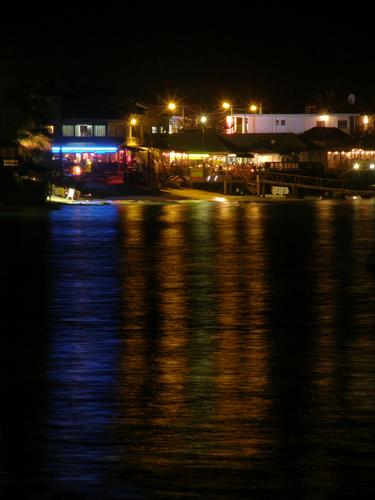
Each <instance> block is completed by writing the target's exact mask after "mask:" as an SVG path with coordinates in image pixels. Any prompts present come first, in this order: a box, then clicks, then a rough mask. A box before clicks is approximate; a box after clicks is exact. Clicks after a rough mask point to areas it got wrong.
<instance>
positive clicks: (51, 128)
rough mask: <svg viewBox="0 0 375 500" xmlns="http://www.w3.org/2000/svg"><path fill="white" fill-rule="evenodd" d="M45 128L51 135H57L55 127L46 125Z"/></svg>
mask: <svg viewBox="0 0 375 500" xmlns="http://www.w3.org/2000/svg"><path fill="white" fill-rule="evenodd" d="M45 128H46V130H47V132H48V133H49V134H51V135H53V134H54V133H55V127H54V126H53V125H46V127H45Z"/></svg>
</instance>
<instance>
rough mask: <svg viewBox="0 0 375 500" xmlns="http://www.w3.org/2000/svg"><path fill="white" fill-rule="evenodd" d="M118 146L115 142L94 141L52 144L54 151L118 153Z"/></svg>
mask: <svg viewBox="0 0 375 500" xmlns="http://www.w3.org/2000/svg"><path fill="white" fill-rule="evenodd" d="M118 149H119V148H118V146H116V145H114V144H103V143H100V144H95V143H93V142H72V143H65V144H59V145H56V144H54V145H53V146H52V153H96V154H106V153H116V152H117V151H118Z"/></svg>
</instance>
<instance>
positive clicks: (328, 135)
mask: <svg viewBox="0 0 375 500" xmlns="http://www.w3.org/2000/svg"><path fill="white" fill-rule="evenodd" d="M299 137H300V138H301V139H302V140H303V141H308V142H313V143H314V144H318V145H320V146H323V147H324V148H326V149H352V148H353V147H355V146H356V143H357V141H356V140H355V139H353V138H352V137H350V136H349V135H348V134H346V133H345V132H343V131H342V130H340V129H338V128H335V127H313V128H310V129H309V130H306V132H303V134H300V136H299Z"/></svg>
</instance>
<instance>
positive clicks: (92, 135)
mask: <svg viewBox="0 0 375 500" xmlns="http://www.w3.org/2000/svg"><path fill="white" fill-rule="evenodd" d="M36 93H37V95H38V97H40V98H43V99H44V100H45V102H46V105H47V107H48V124H47V129H48V131H49V133H50V136H51V139H52V153H53V159H54V160H55V161H58V162H60V164H61V165H62V166H63V167H65V168H66V169H69V168H72V169H73V173H74V169H75V172H76V173H80V172H81V171H91V170H92V169H93V168H94V167H100V165H106V166H110V165H113V166H118V165H119V164H121V163H123V162H124V155H125V152H124V151H123V150H121V148H120V146H121V144H123V142H124V137H125V134H126V114H127V113H128V109H127V107H126V106H121V105H119V104H117V103H115V102H114V101H112V100H111V98H110V97H109V92H108V91H107V89H103V88H100V87H97V88H94V89H89V88H86V87H85V88H78V87H77V86H74V85H68V84H66V83H65V82H62V81H60V80H58V79H53V80H51V81H49V82H47V83H46V84H45V85H43V86H42V87H40V88H38V89H37V90H36Z"/></svg>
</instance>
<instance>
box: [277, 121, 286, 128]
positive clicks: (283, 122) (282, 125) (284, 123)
mask: <svg viewBox="0 0 375 500" xmlns="http://www.w3.org/2000/svg"><path fill="white" fill-rule="evenodd" d="M285 125H286V120H276V127H285Z"/></svg>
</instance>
